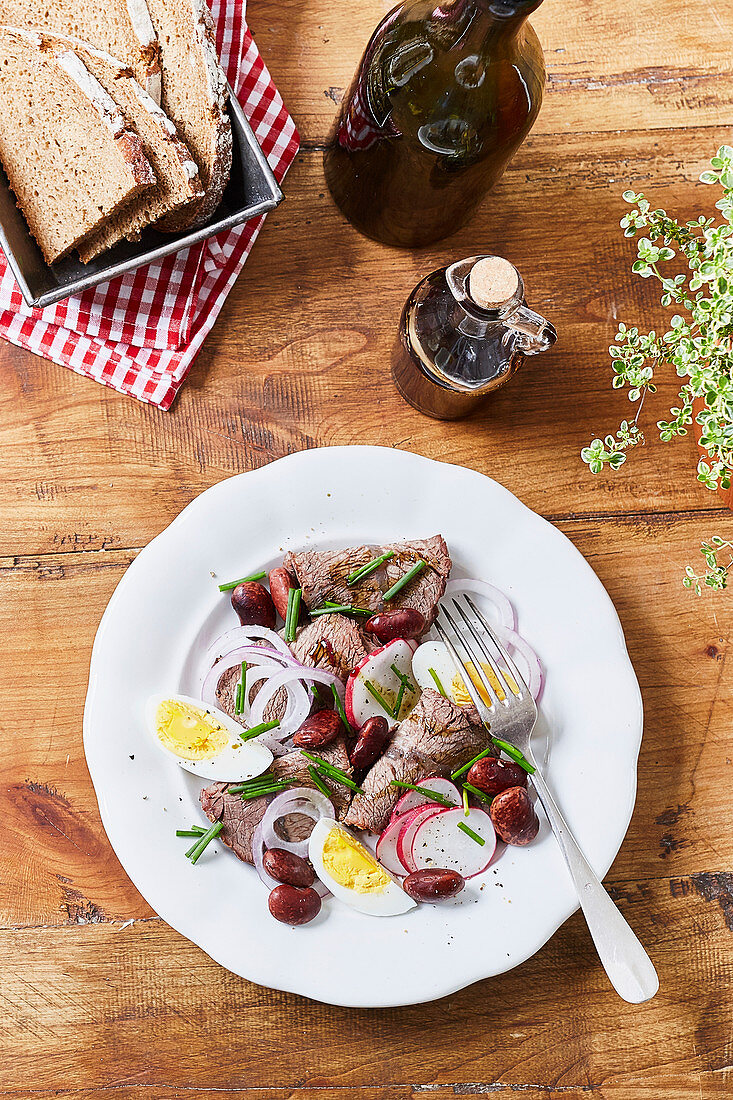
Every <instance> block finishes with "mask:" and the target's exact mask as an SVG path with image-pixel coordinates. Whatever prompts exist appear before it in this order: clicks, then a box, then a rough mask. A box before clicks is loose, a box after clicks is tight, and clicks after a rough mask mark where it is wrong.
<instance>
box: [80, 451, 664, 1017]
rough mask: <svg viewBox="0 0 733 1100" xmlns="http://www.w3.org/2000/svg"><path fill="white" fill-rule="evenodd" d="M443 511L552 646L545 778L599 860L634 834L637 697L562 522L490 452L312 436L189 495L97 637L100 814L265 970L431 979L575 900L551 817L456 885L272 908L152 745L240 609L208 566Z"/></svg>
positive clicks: (509, 959)
mask: <svg viewBox="0 0 733 1100" xmlns="http://www.w3.org/2000/svg"><path fill="white" fill-rule="evenodd" d="M436 532H440V533H441V534H443V535H444V536H445V538H446V539H447V542H448V546H449V548H450V551H451V554H452V556H453V560H454V563H455V565H454V573H453V575H454V576H461V575H463V576H472V577H483V578H485V579H487V580H489V581H491V582H492V583H493V584H496V585H498V586H499V587H500V588H502V589H504V591H505V592H506V593H507V594H508V595H509V596H510V598H511V599H512V600H513V602H514V604H515V607H516V609H517V613H518V621H519V629H520V631H521V633H522V634H523V635H524V636H525V637H526V638H527V640H528V641H529V642H530V643H531V644H532V645H533V646H534V647H535V649H536V650H537V652H538V654H539V655H540V658H541V660H542V662H543V664H544V667H545V670H546V684H545V691H544V695H543V698H542V707H541V709H542V716H541V729H540V736H543V737H546V733H547V731H548V730H551V731H552V736H551V744H550V749H549V756H548V761H549V762H548V767H547V778H548V782H549V784H550V786H551V788H552V789H553V791H554V793H555V795H556V797H557V801H558V803H559V804H560V806H561V808H562V810H563V811H564V813H565V815H566V816H567V819H568V822H569V823H570V825H571V827H572V828H573V829H574V830H575V832H576V835H577V837H578V840H579V841H580V844H581V846H582V847H583V849H584V850H585V853H586V855H587V856H588V859H589V860H590V862H591V863H592V864H593V867H594V868H595V870H596V871H597V872H598V874H599V875H604V874H605V873H606V871H607V870H608V868H609V867H610V865H611V862H612V861H613V859H614V857H615V855H616V853H617V851H618V849H619V847H620V845H621V841H622V840H623V837H624V834H625V832H626V829H627V827H628V823H629V820H630V817H631V812H632V809H633V806H634V798H635V793H636V759H637V755H638V751H639V745H640V741H641V731H642V708H641V697H640V693H639V687H638V684H637V681H636V677H635V676H634V672H633V669H632V667H631V664H630V661H629V658H628V654H627V652H626V646H625V644H624V637H623V633H622V631H621V626H620V623H619V621H618V617H617V615H616V612H615V610H614V608H613V605H612V603H611V601H610V599H609V598H608V596H607V594H606V592H605V590H604V588H603V586H602V585H601V583H600V581H599V580H598V578H597V577H596V575H595V574H594V573H593V571H592V569H591V568H590V566H589V565H588V564H587V563H586V562H585V560H584V559H583V558H582V556H581V555H580V553H579V552H578V551H577V550H576V549H575V547H574V546H573V545H572V543H570V542H569V541H568V540H567V539H566V538H565V536H564V535H562V534H561V533H560V532H559V531H558V530H556V528H554V527H552V526H551V524H549V523H547V522H546V521H545V520H543V519H540V518H539V517H538V516H537V515H535V514H534V513H533V512H531V511H529V509H528V508H526V507H525V506H524V505H523V504H521V503H520V502H519V501H518V500H517V499H516V497H514V496H512V494H511V493H509V492H508V491H507V490H506V489H504V488H502V486H501V485H498V484H497V483H496V482H495V481H491V480H490V479H489V478H487V477H484V476H483V475H482V474H478V473H475V472H473V471H471V470H466V469H464V468H462V467H458V466H450V465H447V464H444V463H439V462H433V461H430V460H428V459H425V458H421V457H419V456H417V455H413V454H410V453H408V452H405V451H398V450H392V449H388V448H381V447H334V448H325V449H320V450H312V451H303V452H300V453H298V454H295V455H291V456H289V457H287V458H283V459H280V460H279V461H278V462H274V463H272V464H271V465H269V466H265V467H263V468H262V469H259V470H256V471H253V472H252V473H246V474H241V475H239V476H238V477H233V478H230V479H229V480H227V481H223V482H221V483H220V484H218V485H215V486H213V487H212V488H211V489H208V490H207V491H206V492H205V493H203V494H202V495H201V496H200V497H198V498H197V499H196V500H194V501H193V502H192V503H191V504H190V505H189V506H188V507H187V508H186V509H185V510H184V511H183V512H182V513H181V515H180V516H178V518H177V519H176V520H174V522H173V523H172V524H171V525H170V527H168V528H167V529H166V530H165V531H163V533H162V534H161V535H159V536H158V537H157V538H155V539H153V541H152V542H151V543H150V545H149V546H148V547H147V548H146V549H145V550H143V551H142V553H141V554H140V555H139V556H138V558H137V560H136V561H135V562H134V563H133V564H132V565H131V566H130V568H129V569H128V571H127V573H126V574H125V576H124V577H123V578H122V580H121V581H120V584H119V585H118V587H117V590H116V591H115V593H114V595H113V597H112V599H111V600H110V603H109V606H108V607H107V610H106V612H105V614H104V617H103V619H102V622H101V625H100V627H99V631H98V633H97V637H96V640H95V643H94V650H93V653H92V662H91V671H90V681H89V692H88V695H87V701H86V707H85V710H84V749H85V752H86V758H87V762H88V764H89V770H90V772H91V776H92V780H93V782H94V787H95V790H96V793H97V797H98V799H99V807H100V811H101V815H102V821H103V823H104V827H105V829H106V830H107V835H108V836H109V839H110V841H111V843H112V846H113V848H114V850H115V851H116V853H117V855H118V856H119V858H120V860H121V862H122V864H123V866H124V868H125V870H126V871H127V873H128V874H129V876H130V878H131V879H132V881H133V882H134V883H135V885H136V886H137V888H138V890H140V892H141V893H142V895H143V896H144V897H145V898H146V900H147V901H148V902H149V903H150V905H151V906H152V907H153V908H154V909H155V910H156V911H157V912H158V913H159V914H160V915H161V917H163V918H164V919H165V920H166V921H168V923H169V924H171V925H172V926H173V927H174V928H176V929H177V930H178V931H179V932H181V933H182V934H183V935H185V936H187V937H188V938H189V939H190V940H193V942H194V943H196V944H198V945H199V946H200V947H202V948H203V949H204V951H206V952H207V953H208V954H209V955H211V957H212V958H214V959H216V960H217V961H218V962H220V963H221V964H222V965H223V966H226V967H227V968H228V969H229V970H232V971H234V972H235V973H237V974H241V975H242V976H243V977H245V978H249V979H250V980H251V981H254V982H258V983H260V984H261V985H267V986H272V987H274V988H277V989H283V990H288V991H292V992H294V993H300V994H303V995H305V996H308V997H313V998H316V999H317V1000H320V1001H325V1002H328V1003H331V1004H337V1005H347V1006H354V1007H364V1008H366V1007H380V1008H386V1007H388V1006H392V1005H402V1004H414V1003H417V1002H419V1001H428V1000H432V999H433V998H436V997H441V996H443V995H445V994H447V993H451V992H453V991H455V990H457V989H461V988H462V987H464V986H466V985H469V984H470V983H471V982H475V981H477V980H478V979H480V978H486V977H489V976H490V975H493V974H500V973H502V972H503V971H505V970H509V969H510V968H511V967H513V966H516V965H517V964H518V963H521V962H523V961H524V960H525V959H527V958H529V956H530V955H532V954H534V952H535V951H537V950H538V949H539V948H540V947H542V945H543V944H544V943H545V942H546V941H547V940H548V939H549V937H550V936H551V935H552V934H553V932H554V931H555V930H556V929H557V928H558V927H559V925H560V924H562V922H563V921H565V920H567V918H568V917H569V916H570V915H571V913H573V912H574V910H575V909H576V908H577V900H576V897H575V894H574V892H573V888H572V885H571V882H570V878H569V876H568V874H567V871H566V869H565V866H564V863H563V861H562V858H561V856H560V853H559V851H558V848H557V845H556V844H555V841H554V839H553V837H552V835H551V833H550V832H549V828H548V826H547V822H546V821H545V820H544V819H543V820H542V828H541V831H540V835H539V837H538V838H537V840H536V841H535V842H534V843H533V844H531V845H530V846H529V847H527V848H508V849H507V850H506V851H505V852H504V854H503V855H502V856H501V859H500V860H499V861H498V862H497V863H496V865H495V866H494V867H492V868H491V869H490V870H489V872H488V873H487V874H486V875H485V876H481V877H479V878H478V879H474V880H472V881H471V883H470V884H469V885H468V886H467V888H466V891H465V892H464V893H463V894H462V895H461V897H460V899H456V901H455V902H454V903H452V904H449V905H447V906H443V907H433V906H429V905H422V906H419V907H418V908H417V909H414V910H412V911H411V912H410V913H407V914H405V915H404V916H401V917H383V918H379V917H369V916H364V915H361V914H358V913H355V912H353V911H352V910H350V909H348V908H347V907H346V906H345V905H340V904H338V903H336V902H334V901H328V902H326V903H325V904H324V906H323V910H322V913H321V915H320V916H319V917H318V918H317V919H316V920H315V921H313V922H312V923H311V924H310V925H308V926H306V927H303V928H295V929H293V928H289V927H287V926H286V925H283V924H279V923H278V922H277V921H275V920H273V919H272V918H271V917H270V915H269V913H268V911H267V891H266V890H265V888H264V887H263V886H262V885H261V884H260V882H259V879H258V878H257V875H256V873H255V871H254V869H253V868H251V867H249V866H246V865H245V864H243V863H241V862H240V861H239V860H238V859H237V858H236V857H235V856H234V855H233V854H232V853H230V852H229V851H228V850H227V849H225V848H224V847H223V845H221V844H219V843H216V842H215V843H214V844H212V845H211V846H210V848H209V850H208V851H207V852H206V853H205V855H204V856H203V857H202V858H201V860H200V861H199V862H198V863H197V864H196V866H192V865H191V864H190V863H189V861H188V860H186V859H185V858H184V851H185V849H186V844H187V842H186V841H185V840H183V839H180V838H176V836H175V835H174V834H175V830H176V829H177V828H181V827H183V828H186V827H188V826H189V825H191V824H192V823H194V822H199V823H201V822H202V820H203V815H202V813H201V810H200V808H199V804H198V793H199V789H200V786H201V784H200V782H199V781H197V780H196V778H195V776H192V775H190V774H188V773H186V772H184V771H182V770H180V769H178V768H176V767H175V766H171V763H170V762H169V761H168V760H166V758H165V757H164V755H163V754H162V753H161V752H159V750H158V749H157V748H156V746H155V745H154V744H153V743H152V741H151V740H150V739H149V737H148V735H147V734H146V732H145V729H144V726H143V710H144V706H145V701H146V699H147V698H148V696H150V695H152V694H153V693H154V692H159V691H167V690H172V691H181V692H185V693H188V694H194V693H195V689H196V682H195V677H196V674H197V671H198V668H199V667H200V659H201V651H202V647H203V646H205V645H206V643H208V642H209V641H211V640H213V638H214V637H215V636H216V635H217V634H218V633H220V632H221V631H223V630H224V629H226V628H227V627H229V626H233V625H237V624H236V619H235V617H234V615H233V613H232V611H231V607H230V606H229V601H228V599H227V597H226V596H222V595H220V594H219V592H218V589H217V583H216V581H215V580H213V579H212V577H211V572H212V571H213V572H215V574H216V577H217V580H230V579H232V578H234V577H239V576H244V575H246V574H247V573H250V572H254V571H257V570H259V569H266V568H270V567H272V566H273V565H275V564H276V563H279V562H280V560H281V558H282V555H283V552H284V551H285V550H287V549H288V548H292V547H296V548H297V547H303V546H306V545H308V546H338V545H343V546H348V545H350V544H357V543H363V542H374V543H380V542H387V541H394V540H396V539H402V538H420V537H425V536H428V535H433V534H435V533H436ZM539 748H540V752H541V751H542V746H539ZM132 757H134V759H132ZM213 849H215V851H213ZM589 950H591V948H590V947H589Z"/></svg>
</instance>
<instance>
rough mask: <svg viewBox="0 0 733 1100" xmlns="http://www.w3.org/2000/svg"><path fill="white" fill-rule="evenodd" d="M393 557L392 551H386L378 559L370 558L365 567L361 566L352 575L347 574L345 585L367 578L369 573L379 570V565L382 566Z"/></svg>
mask: <svg viewBox="0 0 733 1100" xmlns="http://www.w3.org/2000/svg"><path fill="white" fill-rule="evenodd" d="M393 557H394V550H388V551H387V553H386V554H380V556H379V557H378V558H372V560H371V561H370V562H367V564H366V565H362V567H361V569H355V570H354V572H353V573H349V575H348V577H347V578H346V583H347V584H357V582H358V581H361V580H363V579H364V577H368V576H369V574H370V573H373V572H374V571H375V570H376V569H379V567H380V565H384V563H385V562H386V561H389V559H390V558H393Z"/></svg>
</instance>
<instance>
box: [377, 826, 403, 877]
mask: <svg viewBox="0 0 733 1100" xmlns="http://www.w3.org/2000/svg"><path fill="white" fill-rule="evenodd" d="M403 825H404V821H403V820H402V818H397V819H396V820H395V821H391V822H390V823H389V825H388V826H387V828H386V829H385V830H384V832H383V833H382V835H381V836H380V838H379V840H378V841H377V848H376V856H377V859H378V860H379V862H380V863H381V864H382V866H383V867H384V868H385V870H387V871H389V872H390V874H392V875H400V876H404V875H406V874H407V868H406V867H405V865H404V863H402V861H401V860H400V857H399V856H398V855H397V838H398V837H399V833H400V829H401V828H402V826H403Z"/></svg>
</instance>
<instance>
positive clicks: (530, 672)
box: [494, 626, 544, 701]
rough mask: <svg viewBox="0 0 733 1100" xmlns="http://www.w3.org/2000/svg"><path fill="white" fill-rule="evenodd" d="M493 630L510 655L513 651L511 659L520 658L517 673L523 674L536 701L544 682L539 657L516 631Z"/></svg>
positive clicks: (498, 627) (503, 628)
mask: <svg viewBox="0 0 733 1100" xmlns="http://www.w3.org/2000/svg"><path fill="white" fill-rule="evenodd" d="M494 629H495V631H496V635H497V637H498V638H499V641H500V642H503V643H504V645H505V646H506V647H507V648H508V649H509V651H510V653H511V651H512V650H514V652H513V653H511V656H512V659H516V657H517V655H519V656H520V657H521V658H522V660H521V661H520V662H519V666H520V667H519V671H520V672H521V673H523V674H524V680H525V682H526V684H527V687H528V688H529V690H530V694H531V695H532V697H533V698H534V699H535V701H536V700H537V699H539V697H540V693H541V691H542V684H543V680H544V677H543V674H542V665H541V664H540V659H539V657H538V656H537V654H536V653H535V651H534V650H533V649H532V646H531V645H530V644H529V642H526V641H525V640H524V638H523V637H522V635H521V634H517V632H516V630H507V629H506V628H505V627H500V626H497V627H495V628H494ZM522 664H524V666H525V667H524V668H522Z"/></svg>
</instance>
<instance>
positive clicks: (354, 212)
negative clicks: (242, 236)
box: [324, 0, 545, 247]
mask: <svg viewBox="0 0 733 1100" xmlns="http://www.w3.org/2000/svg"><path fill="white" fill-rule="evenodd" d="M541 3H542V0H442V2H441V3H436V2H435V0H407V2H406V3H403V4H400V5H398V7H396V8H394V10H393V11H392V12H390V14H389V15H388V16H387V17H386V18H385V19H384V20H383V21H382V22H381V23H380V25H379V26H378V27H377V29H376V31H375V32H374V34H373V35H372V38H371V41H370V42H369V45H368V46H367V49H366V52H365V54H364V57H363V58H362V61H361V65H360V66H359V69H358V71H357V73H356V76H355V77H354V81H353V83H352V85H351V88H350V89H349V91H348V92H347V94H346V96H345V97H344V100H343V103H342V105H341V109H340V112H339V115H338V117H337V119H336V122H335V125H334V128H333V132H332V134H331V137H330V140H329V142H328V145H327V148H326V152H325V154H324V167H325V172H326V180H327V182H328V186H329V189H330V191H331V194H332V195H333V198H334V200H335V202H336V203H337V205H338V206H339V207H340V208H341V210H342V211H343V213H344V214H345V215H346V217H347V218H348V219H349V221H350V222H351V223H352V225H354V226H355V227H356V228H357V229H359V230H360V231H361V232H362V233H365V234H366V235H367V236H368V237H372V238H374V239H375V240H378V241H382V242H384V243H385V244H392V245H400V246H403V247H418V246H420V245H427V244H430V243H431V242H433V241H437V240H440V239H441V238H442V237H446V236H448V234H450V233H453V232H455V231H456V230H457V229H459V228H460V227H461V226H462V225H463V224H464V223H465V222H466V221H467V220H468V219H469V218H470V217H471V215H472V214H473V212H474V210H475V209H476V207H477V206H478V205H479V203H480V202H481V200H482V199H483V197H484V196H485V195H486V193H487V191H489V190H490V188H491V187H493V185H494V184H495V183H496V181H497V180H498V179H499V177H500V176H501V174H502V173H503V171H504V169H505V168H506V165H507V163H508V162H509V160H510V158H511V157H512V155H513V154H514V152H515V151H516V149H517V148H518V147H519V145H520V144H521V143H522V141H523V140H524V138H525V137H526V136H527V134H528V132H529V130H530V128H531V126H532V124H533V123H534V121H535V119H536V117H537V114H538V112H539V109H540V104H541V102H542V92H543V88H544V83H545V66H544V60H543V56H542V47H541V46H540V43H539V40H538V38H537V35H536V34H535V32H534V31H533V30H532V28H531V26H530V25H529V23H527V21H526V20H527V16H528V15H529V14H530V13H531V12H532V11H534V10H535V9H536V8H538V7H539V5H540V4H541Z"/></svg>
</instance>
